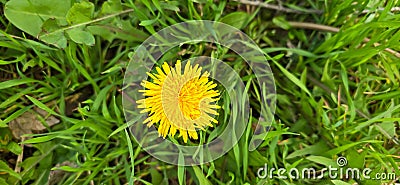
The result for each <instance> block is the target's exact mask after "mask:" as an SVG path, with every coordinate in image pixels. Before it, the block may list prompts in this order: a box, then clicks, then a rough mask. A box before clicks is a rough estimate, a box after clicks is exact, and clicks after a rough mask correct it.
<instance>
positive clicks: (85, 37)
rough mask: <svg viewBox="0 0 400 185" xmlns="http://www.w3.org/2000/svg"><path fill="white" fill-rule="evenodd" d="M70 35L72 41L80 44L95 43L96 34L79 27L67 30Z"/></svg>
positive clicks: (89, 44) (90, 44)
mask: <svg viewBox="0 0 400 185" xmlns="http://www.w3.org/2000/svg"><path fill="white" fill-rule="evenodd" d="M67 33H68V36H69V37H70V38H71V40H72V41H74V42H76V43H78V44H85V45H88V46H92V45H94V43H95V39H94V36H93V35H92V34H91V33H90V32H88V31H84V30H82V29H79V28H75V29H71V30H68V31H67Z"/></svg>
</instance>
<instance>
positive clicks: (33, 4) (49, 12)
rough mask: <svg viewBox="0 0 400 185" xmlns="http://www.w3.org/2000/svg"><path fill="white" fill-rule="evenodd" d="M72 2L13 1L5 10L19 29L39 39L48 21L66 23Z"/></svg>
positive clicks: (9, 2) (51, 0) (67, 0)
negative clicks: (54, 20)
mask: <svg viewBox="0 0 400 185" xmlns="http://www.w3.org/2000/svg"><path fill="white" fill-rule="evenodd" d="M70 6H71V1H70V0H57V1H53V0H11V1H8V2H7V3H6V5H5V8H4V15H5V16H6V18H7V19H8V20H9V21H10V22H11V23H12V24H13V25H15V26H16V27H17V28H19V29H21V30H22V31H24V32H26V33H28V34H30V35H32V36H34V37H37V36H38V35H39V33H40V32H41V27H42V24H43V22H44V21H46V20H47V19H50V18H51V19H57V20H58V21H60V22H65V21H66V18H65V15H66V14H67V12H68V10H69V9H70Z"/></svg>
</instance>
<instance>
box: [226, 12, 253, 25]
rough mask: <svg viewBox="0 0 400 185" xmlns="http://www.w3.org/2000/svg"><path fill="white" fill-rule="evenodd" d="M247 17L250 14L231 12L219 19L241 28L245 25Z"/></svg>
mask: <svg viewBox="0 0 400 185" xmlns="http://www.w3.org/2000/svg"><path fill="white" fill-rule="evenodd" d="M249 17H250V15H249V14H247V13H246V12H233V13H230V14H228V15H226V16H225V17H222V18H221V20H220V21H221V22H223V23H225V24H229V25H231V26H233V27H235V28H237V29H242V28H244V27H245V26H246V25H247V23H248V21H249Z"/></svg>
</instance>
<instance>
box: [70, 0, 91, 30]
mask: <svg viewBox="0 0 400 185" xmlns="http://www.w3.org/2000/svg"><path fill="white" fill-rule="evenodd" d="M93 13H94V4H93V3H91V2H88V1H81V2H80V3H75V4H74V5H73V6H72V7H71V9H70V10H69V11H68V13H67V21H68V23H69V24H71V25H73V24H79V23H83V22H88V21H91V20H92V18H93Z"/></svg>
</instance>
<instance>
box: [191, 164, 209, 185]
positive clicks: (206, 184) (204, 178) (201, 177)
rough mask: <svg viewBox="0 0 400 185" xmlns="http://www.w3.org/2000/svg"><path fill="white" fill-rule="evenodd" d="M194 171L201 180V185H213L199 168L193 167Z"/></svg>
mask: <svg viewBox="0 0 400 185" xmlns="http://www.w3.org/2000/svg"><path fill="white" fill-rule="evenodd" d="M193 171H194V173H195V175H196V177H197V179H198V180H199V183H200V184H204V185H211V184H212V183H211V182H210V181H209V180H208V179H207V178H206V177H205V176H204V174H203V172H202V171H201V169H200V168H199V167H198V166H193Z"/></svg>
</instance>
